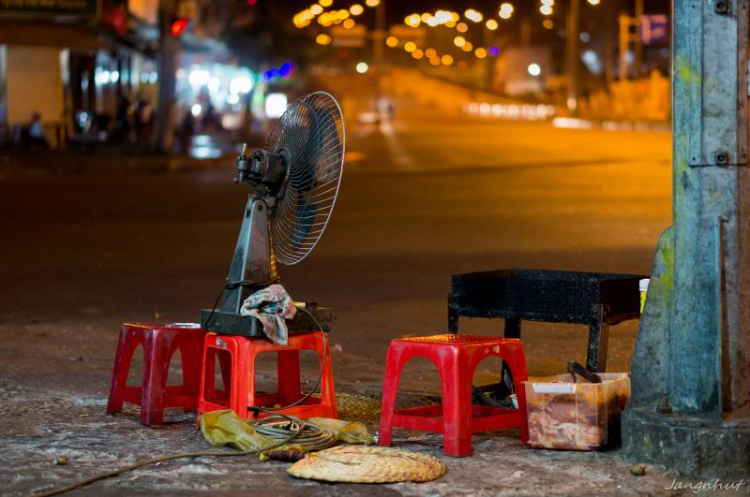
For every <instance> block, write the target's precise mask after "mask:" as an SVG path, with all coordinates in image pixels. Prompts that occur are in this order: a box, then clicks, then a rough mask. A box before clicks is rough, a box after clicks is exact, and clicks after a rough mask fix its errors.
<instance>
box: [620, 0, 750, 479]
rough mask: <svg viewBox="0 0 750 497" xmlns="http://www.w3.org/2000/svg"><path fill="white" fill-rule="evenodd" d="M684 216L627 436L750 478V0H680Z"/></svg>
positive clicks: (639, 371)
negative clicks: (749, 76)
mask: <svg viewBox="0 0 750 497" xmlns="http://www.w3.org/2000/svg"><path fill="white" fill-rule="evenodd" d="M673 15H674V35H673V36H674V57H673V61H672V64H673V76H672V77H673V82H672V84H673V102H674V104H673V112H672V114H673V127H674V133H673V149H674V153H673V157H674V159H673V161H674V165H673V167H674V200H673V212H674V218H673V226H672V227H671V228H669V229H668V230H667V231H665V232H664V234H663V235H662V236H661V239H660V240H659V245H658V249H657V253H656V258H655V261H654V266H653V273H652V276H651V286H650V288H649V291H648V298H647V300H646V306H645V309H644V313H643V315H642V317H641V328H640V333H639V336H638V341H637V343H636V348H635V352H634V354H633V359H632V362H631V381H632V398H631V402H630V404H629V405H628V408H627V409H626V410H625V412H624V413H623V419H622V431H623V445H624V449H625V452H626V454H627V455H628V457H629V458H631V459H632V460H633V461H637V462H647V463H657V464H663V465H665V466H667V467H669V468H672V469H674V470H676V471H678V472H680V473H682V474H686V475H689V476H692V477H696V478H701V479H706V478H725V479H737V480H739V479H740V478H745V479H747V478H748V477H749V476H750V311H749V309H750V167H749V166H748V114H747V111H748V107H747V104H748V82H747V69H748V59H747V47H748V21H749V18H750V0H734V1H732V2H729V1H725V0H715V1H705V0H675V1H674V13H673Z"/></svg>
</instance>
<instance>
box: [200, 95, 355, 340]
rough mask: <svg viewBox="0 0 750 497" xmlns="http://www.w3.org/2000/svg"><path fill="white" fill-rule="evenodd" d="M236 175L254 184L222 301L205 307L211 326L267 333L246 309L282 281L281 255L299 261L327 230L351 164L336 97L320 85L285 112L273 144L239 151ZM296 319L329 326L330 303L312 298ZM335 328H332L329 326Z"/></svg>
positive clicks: (299, 323)
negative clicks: (260, 292) (263, 291)
mask: <svg viewBox="0 0 750 497" xmlns="http://www.w3.org/2000/svg"><path fill="white" fill-rule="evenodd" d="M236 167H237V177H236V178H235V182H242V183H246V184H247V185H249V186H250V188H251V192H250V194H249V198H248V201H247V206H246V208H245V213H244V217H243V221H242V228H241V229H240V235H239V239H238V240H237V247H236V248H235V251H234V257H233V258H232V264H231V266H230V269H229V277H228V279H227V284H226V285H225V287H224V290H223V292H222V295H223V297H224V300H223V303H222V304H221V307H220V308H219V309H217V306H218V304H219V300H220V299H221V296H222V295H220V296H219V299H217V302H216V304H215V305H214V308H213V309H211V310H206V309H204V310H202V311H201V324H202V325H203V327H204V328H205V329H208V330H211V331H216V332H218V333H227V334H234V335H246V336H262V326H261V325H260V322H259V321H258V320H257V319H255V318H254V317H251V316H242V315H240V309H241V307H242V303H243V302H244V301H245V299H246V298H247V297H248V296H249V295H251V294H253V293H254V292H256V291H258V290H260V289H262V288H264V287H267V286H269V285H271V284H274V283H277V282H278V281H279V276H278V273H277V268H276V263H277V262H278V263H281V264H287V265H292V264H297V263H298V262H300V261H301V260H302V259H304V258H305V257H306V256H307V255H308V254H309V253H310V252H311V251H312V249H313V248H315V245H316V244H317V243H318V240H320V237H321V236H322V235H323V232H324V231H325V228H326V226H327V224H328V219H329V218H330V215H331V212H332V210H333V206H334V204H335V203H336V197H337V195H338V191H339V184H340V182H341V173H342V171H343V167H344V122H343V119H342V117H341V108H340V107H339V104H338V103H337V102H336V100H335V99H334V98H333V97H332V96H331V95H329V94H328V93H325V92H316V93H312V94H310V95H308V96H306V97H304V98H302V99H300V100H298V101H297V102H296V103H294V104H293V105H292V106H291V107H289V108H288V109H287V111H286V112H285V113H284V114H283V115H282V116H281V119H279V121H278V123H277V124H276V126H275V127H274V129H273V130H272V131H271V134H270V135H269V137H268V139H267V140H266V144H265V147H264V148H263V149H260V150H254V151H253V152H252V153H251V154H250V155H247V153H246V150H245V148H244V147H243V150H242V153H241V154H240V156H239V157H238V158H237V162H236ZM308 310H309V311H313V315H312V316H309V315H308V313H298V314H297V317H295V319H294V320H292V321H291V322H290V326H289V329H290V331H291V332H295V331H296V332H301V331H313V330H314V329H318V328H317V325H315V324H314V323H313V322H317V323H322V326H323V327H324V328H326V327H327V323H330V321H331V319H332V311H330V309H323V308H318V307H317V306H315V305H309V306H308ZM325 331H328V330H325Z"/></svg>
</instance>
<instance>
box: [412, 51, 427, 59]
mask: <svg viewBox="0 0 750 497" xmlns="http://www.w3.org/2000/svg"><path fill="white" fill-rule="evenodd" d="M411 56H412V57H414V58H415V59H417V60H419V59H421V58H422V57H424V52H423V51H422V50H420V49H419V48H418V49H416V50H414V51H413V52H412V53H411Z"/></svg>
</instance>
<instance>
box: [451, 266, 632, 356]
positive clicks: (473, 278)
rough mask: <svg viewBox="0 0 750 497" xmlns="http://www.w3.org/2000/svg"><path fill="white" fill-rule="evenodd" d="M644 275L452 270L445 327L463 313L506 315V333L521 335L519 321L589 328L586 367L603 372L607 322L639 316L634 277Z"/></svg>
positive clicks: (455, 323) (454, 326) (453, 329)
mask: <svg viewBox="0 0 750 497" xmlns="http://www.w3.org/2000/svg"><path fill="white" fill-rule="evenodd" d="M642 278H645V276H638V275H632V274H610V273H584V272H573V271H549V270H535V269H506V270H497V271H482V272H476V273H465V274H454V275H453V276H452V277H451V279H452V285H451V294H450V296H449V297H448V329H449V331H450V332H451V333H458V321H459V318H460V317H461V316H467V317H474V318H501V319H505V337H506V338H520V337H521V321H522V320H528V321H543V322H549V323H577V324H585V325H588V327H589V340H588V348H587V353H586V369H588V370H589V371H605V370H606V367H607V343H608V339H609V327H610V325H615V324H618V323H621V322H623V321H627V320H630V319H638V318H639V317H640V294H639V288H638V282H639V280H641V279H642Z"/></svg>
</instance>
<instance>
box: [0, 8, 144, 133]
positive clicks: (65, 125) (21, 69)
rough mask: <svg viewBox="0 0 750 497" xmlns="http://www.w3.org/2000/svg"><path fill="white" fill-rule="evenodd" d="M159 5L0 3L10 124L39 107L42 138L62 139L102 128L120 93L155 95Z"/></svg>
mask: <svg viewBox="0 0 750 497" xmlns="http://www.w3.org/2000/svg"><path fill="white" fill-rule="evenodd" d="M158 5H159V2H158V0H130V1H123V0H99V1H97V0H48V1H46V2H44V3H41V2H32V1H26V0H15V1H13V0H11V1H8V2H2V3H0V102H2V103H3V104H5V106H6V107H7V122H8V124H9V126H10V128H11V129H14V128H15V129H16V130H17V129H19V127H22V126H23V125H24V123H27V122H28V121H29V120H30V118H31V116H32V114H34V113H39V114H40V115H41V117H42V122H43V124H44V128H45V131H46V134H47V137H48V139H49V140H50V141H51V142H52V143H53V145H55V144H62V143H64V142H65V141H67V140H69V139H72V138H74V137H76V136H79V137H80V136H82V135H84V134H86V133H87V132H92V133H93V134H94V135H95V134H96V132H97V130H102V129H105V128H106V127H107V126H108V123H107V122H105V121H107V120H112V119H114V118H115V116H116V114H117V110H118V105H119V104H120V102H121V101H122V99H124V98H131V96H135V95H142V97H143V98H153V93H154V86H155V85H156V83H157V81H158V74H157V68H156V63H155V56H156V47H157V44H158V38H159V29H158V27H157V22H158ZM94 135H92V136H91V137H88V138H90V139H94Z"/></svg>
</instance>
